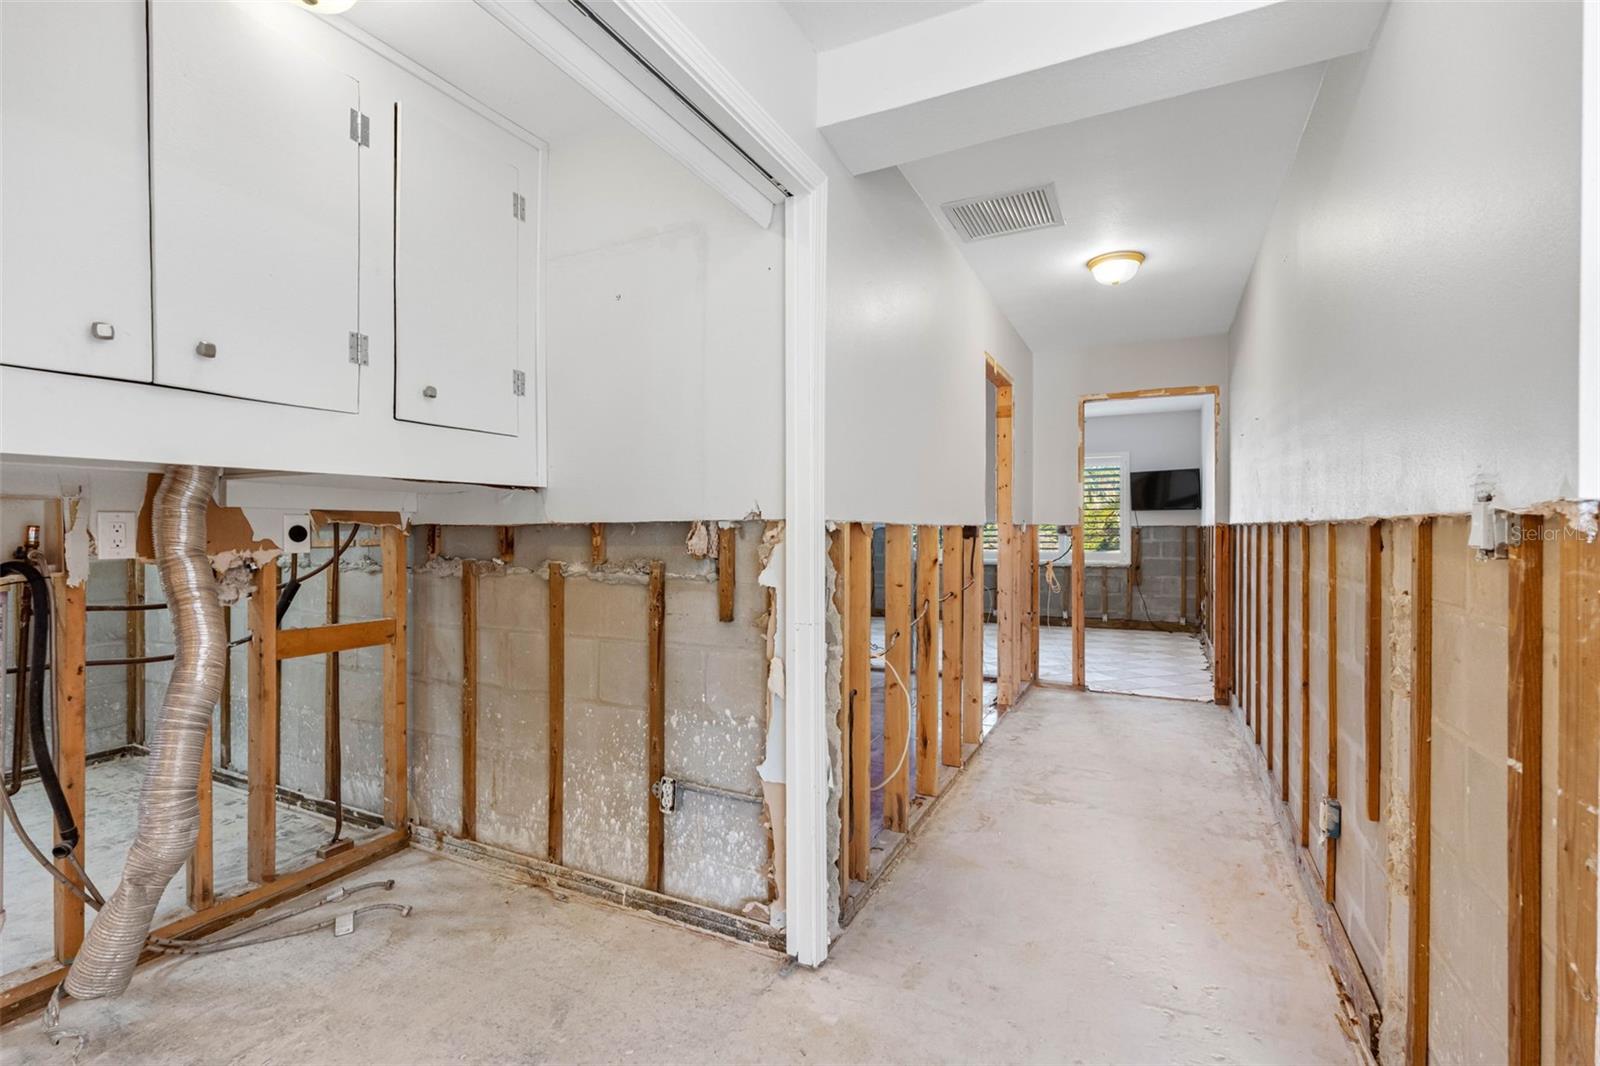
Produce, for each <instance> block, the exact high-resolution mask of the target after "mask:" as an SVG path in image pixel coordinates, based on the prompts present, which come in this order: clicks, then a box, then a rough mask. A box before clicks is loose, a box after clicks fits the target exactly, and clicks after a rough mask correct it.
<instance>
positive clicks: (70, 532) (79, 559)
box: [61, 496, 89, 588]
mask: <svg viewBox="0 0 1600 1066" xmlns="http://www.w3.org/2000/svg"><path fill="white" fill-rule="evenodd" d="M82 503H83V497H82V496H63V497H61V518H62V525H63V526H65V527H66V532H65V534H63V537H62V541H63V553H64V554H65V556H66V560H65V561H66V566H67V584H68V585H71V586H72V587H73V588H78V587H80V586H82V585H83V583H84V582H86V581H88V580H89V516H88V514H87V513H85V512H84V510H83V507H82V506H81V504H82Z"/></svg>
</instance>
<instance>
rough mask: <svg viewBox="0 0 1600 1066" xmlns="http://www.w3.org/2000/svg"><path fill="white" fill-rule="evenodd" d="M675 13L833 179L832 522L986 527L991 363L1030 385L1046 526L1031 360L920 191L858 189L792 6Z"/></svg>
mask: <svg viewBox="0 0 1600 1066" xmlns="http://www.w3.org/2000/svg"><path fill="white" fill-rule="evenodd" d="M669 6H670V8H671V10H672V12H673V13H674V14H675V15H677V16H678V18H680V19H681V20H682V21H683V22H684V24H685V25H686V26H687V27H688V28H689V30H690V31H691V32H692V33H694V34H695V35H696V36H698V37H699V38H700V40H701V41H702V42H703V43H704V44H705V45H706V47H707V48H708V49H709V50H710V51H711V52H712V53H713V54H714V55H715V56H716V57H717V59H718V60H720V61H721V62H722V63H723V64H724V65H725V66H726V67H727V68H728V69H729V71H730V72H731V73H732V74H733V75H734V76H735V77H736V78H738V79H739V81H740V82H741V83H742V84H743V85H744V86H745V87H746V88H747V89H748V90H749V92H750V93H751V95H752V96H754V97H755V98H756V99H757V100H758V101H759V102H760V104H761V106H762V107H764V108H765V109H766V110H767V111H768V112H769V113H771V114H772V115H773V116H774V117H775V118H776V119H778V121H780V122H781V123H782V124H783V126H784V128H785V130H786V131H787V132H788V134H789V135H790V136H791V137H793V138H794V140H795V141H796V142H797V143H799V144H800V145H801V147H802V148H803V149H804V150H805V151H806V152H808V153H809V154H810V155H811V157H812V158H813V159H815V160H816V161H817V162H818V163H819V164H820V165H822V166H823V168H824V169H825V170H826V172H827V174H828V178H829V183H828V212H829V217H828V231H827V240H828V258H827V267H828V294H827V295H828V333H827V349H828V358H827V371H826V373H827V406H828V412H827V463H828V469H827V478H828V486H827V514H828V516H829V517H830V518H835V519H842V520H845V519H857V520H868V519H871V520H875V521H887V522H936V523H957V522H959V523H977V522H982V521H983V517H984V513H985V505H984V480H985V475H984V455H985V450H984V407H985V404H984V395H985V390H984V353H985V352H988V353H989V354H991V355H993V356H994V357H995V359H997V360H998V361H999V362H1000V363H1001V365H1003V366H1004V367H1005V368H1006V370H1007V371H1009V372H1010V373H1011V375H1012V376H1013V378H1014V379H1015V383H1016V388H1017V400H1018V402H1017V415H1016V418H1017V423H1016V430H1015V437H1016V453H1015V463H1016V494H1015V513H1016V516H1017V519H1018V521H1031V520H1032V516H1033V493H1032V484H1033V474H1032V469H1033V467H1032V455H1031V442H1032V440H1033V429H1032V411H1033V386H1034V381H1033V356H1032V353H1031V352H1030V351H1029V349H1028V347H1027V346H1026V345H1025V344H1024V343H1023V342H1022V339H1021V338H1020V337H1019V336H1018V335H1017V333H1016V331H1015V330H1013V329H1012V328H1011V326H1010V324H1009V323H1008V322H1007V321H1006V319H1005V318H1004V316H1003V315H1001V314H1000V312H999V311H998V309H997V308H996V307H995V306H994V303H993V301H992V300H990V299H989V296H988V293H987V292H986V291H985V290H984V289H983V287H982V286H981V285H980V284H979V282H978V281H977V279H976V278H975V277H974V275H973V274H972V271H971V270H970V268H969V267H968V266H967V265H966V263H965V261H964V260H963V259H962V258H961V256H960V254H959V253H958V252H957V250H956V248H955V247H954V245H953V244H951V243H950V242H949V241H948V240H947V239H946V238H945V237H944V235H943V234H942V232H941V230H940V228H939V226H938V225H937V224H936V222H935V221H934V219H933V217H932V216H931V215H930V214H929V213H928V210H927V208H926V207H925V206H924V205H923V203H922V201H921V200H920V199H919V198H918V196H917V195H916V193H915V192H914V191H913V190H912V189H911V187H910V185H909V184H908V183H907V182H906V180H905V179H904V178H903V177H901V175H900V174H899V173H898V172H896V171H886V172H882V173H877V174H871V175H868V176H866V177H863V178H853V177H851V175H850V173H849V171H848V170H847V169H846V168H845V166H844V165H843V164H842V163H841V162H840V161H839V160H838V158H837V157H836V156H835V155H834V153H833V152H832V151H831V149H830V148H829V147H828V145H827V143H826V142H825V141H824V140H823V139H822V137H821V136H820V135H819V134H818V132H817V118H816V53H815V52H814V51H813V50H812V46H811V44H810V42H809V41H808V40H807V39H806V37H805V36H804V34H802V33H801V31H800V29H799V27H798V26H796V25H795V23H794V22H793V21H792V20H791V19H790V18H789V15H788V14H787V13H786V12H785V11H784V10H783V8H782V7H781V6H780V5H778V4H777V3H774V2H770V0H762V2H751V3H740V4H705V3H694V2H691V0H674V2H671V3H670V4H669ZM552 458H553V455H552ZM552 474H553V472H552Z"/></svg>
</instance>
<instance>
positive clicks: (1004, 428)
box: [994, 380, 1082, 711]
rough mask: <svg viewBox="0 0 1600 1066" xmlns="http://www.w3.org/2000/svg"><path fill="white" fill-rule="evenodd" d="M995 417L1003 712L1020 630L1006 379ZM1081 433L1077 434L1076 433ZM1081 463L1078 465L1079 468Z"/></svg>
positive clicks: (1013, 687) (1014, 677)
mask: <svg viewBox="0 0 1600 1066" xmlns="http://www.w3.org/2000/svg"><path fill="white" fill-rule="evenodd" d="M994 402H995V416H994V437H995V451H994V454H995V478H994V493H995V523H996V525H997V526H998V527H999V533H1000V551H999V554H998V555H997V557H996V561H995V622H996V631H997V632H996V651H997V652H998V658H997V666H998V668H999V670H998V672H999V687H998V698H997V699H996V703H997V704H998V705H999V707H1000V709H1001V710H1002V711H1004V710H1005V709H1006V708H1008V707H1010V706H1011V705H1012V704H1013V703H1015V702H1016V701H1017V695H1018V684H1017V682H1018V674H1019V672H1020V671H1019V670H1018V663H1019V661H1020V658H1019V655H1018V647H1017V638H1018V636H1019V635H1020V633H1021V627H1020V625H1019V624H1018V612H1019V611H1020V610H1021V607H1022V605H1021V604H1020V603H1018V602H1017V591H1018V588H1019V582H1018V575H1017V571H1016V567H1017V563H1018V562H1019V561H1020V554H1021V553H1020V550H1019V547H1018V535H1017V529H1016V526H1015V525H1013V522H1014V521H1015V511H1014V508H1013V502H1012V462H1013V455H1012V403H1013V395H1012V386H1011V383H1010V381H1009V380H1007V381H1003V382H997V383H996V384H995V389H994ZM1080 436H1081V435H1080ZM1081 465H1082V464H1080V467H1081Z"/></svg>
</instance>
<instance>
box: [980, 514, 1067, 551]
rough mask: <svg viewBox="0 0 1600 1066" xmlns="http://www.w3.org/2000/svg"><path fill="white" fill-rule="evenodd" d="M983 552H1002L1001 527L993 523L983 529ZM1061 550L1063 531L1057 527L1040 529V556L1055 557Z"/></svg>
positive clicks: (1042, 527)
mask: <svg viewBox="0 0 1600 1066" xmlns="http://www.w3.org/2000/svg"><path fill="white" fill-rule="evenodd" d="M983 550H984V551H986V552H995V551H999V550H1000V527H999V526H997V525H995V524H994V523H993V522H991V523H989V524H988V525H986V526H984V527H983ZM1060 550H1061V530H1060V528H1058V527H1056V526H1040V527H1039V554H1040V555H1053V554H1055V553H1056V552H1058V551H1060Z"/></svg>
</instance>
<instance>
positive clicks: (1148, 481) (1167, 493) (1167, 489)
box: [1128, 468, 1200, 511]
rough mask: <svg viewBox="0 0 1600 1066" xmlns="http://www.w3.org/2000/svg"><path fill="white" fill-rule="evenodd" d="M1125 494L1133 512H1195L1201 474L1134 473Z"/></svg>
mask: <svg viewBox="0 0 1600 1066" xmlns="http://www.w3.org/2000/svg"><path fill="white" fill-rule="evenodd" d="M1128 492H1129V495H1130V496H1131V497H1132V499H1131V500H1130V502H1131V503H1132V504H1133V509H1134V510H1135V511H1198V510H1199V509H1200V471H1199V469H1198V468H1196V469H1193V470H1145V471H1142V472H1135V473H1134V474H1133V476H1132V477H1131V478H1130V479H1129V486H1128Z"/></svg>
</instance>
